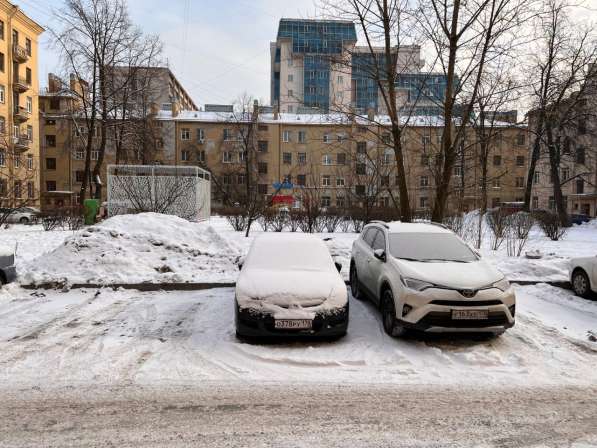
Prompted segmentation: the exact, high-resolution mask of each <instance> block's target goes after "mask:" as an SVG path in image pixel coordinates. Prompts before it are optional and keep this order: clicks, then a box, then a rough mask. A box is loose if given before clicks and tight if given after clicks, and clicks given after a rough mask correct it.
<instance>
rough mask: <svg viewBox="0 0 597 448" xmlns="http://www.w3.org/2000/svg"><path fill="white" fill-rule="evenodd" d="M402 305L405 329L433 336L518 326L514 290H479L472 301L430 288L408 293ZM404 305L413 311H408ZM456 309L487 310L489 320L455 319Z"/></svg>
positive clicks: (398, 310) (495, 330)
mask: <svg viewBox="0 0 597 448" xmlns="http://www.w3.org/2000/svg"><path fill="white" fill-rule="evenodd" d="M402 305H403V306H402V307H396V308H397V314H398V315H397V316H396V317H397V319H398V321H399V322H400V324H401V325H402V326H403V327H404V328H408V329H413V330H419V331H425V332H430V333H442V332H489V333H501V332H503V331H504V330H506V329H508V328H511V327H512V326H514V322H515V320H514V317H515V311H516V297H515V295H514V290H513V289H512V288H509V289H508V290H507V291H500V290H499V289H497V288H490V289H485V290H479V291H477V292H476V294H475V295H474V297H471V298H468V299H467V298H464V297H463V296H461V295H460V293H459V292H458V291H455V290H443V289H435V288H430V289H427V290H425V291H422V292H415V291H412V292H409V293H407V294H405V295H404V300H403V304H402ZM404 305H408V306H409V307H411V309H410V310H408V312H406V311H407V310H406V308H404ZM452 310H487V319H452Z"/></svg>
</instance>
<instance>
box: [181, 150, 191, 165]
mask: <svg viewBox="0 0 597 448" xmlns="http://www.w3.org/2000/svg"><path fill="white" fill-rule="evenodd" d="M180 158H181V160H182V161H183V162H188V161H189V160H191V151H181V153H180Z"/></svg>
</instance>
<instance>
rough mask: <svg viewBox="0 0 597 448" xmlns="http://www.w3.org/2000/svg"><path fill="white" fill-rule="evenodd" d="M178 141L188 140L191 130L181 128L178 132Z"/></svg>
mask: <svg viewBox="0 0 597 448" xmlns="http://www.w3.org/2000/svg"><path fill="white" fill-rule="evenodd" d="M180 139H181V140H190V139H191V130H190V129H189V128H182V129H181V130H180Z"/></svg>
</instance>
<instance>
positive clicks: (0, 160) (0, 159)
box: [0, 149, 6, 166]
mask: <svg viewBox="0 0 597 448" xmlns="http://www.w3.org/2000/svg"><path fill="white" fill-rule="evenodd" d="M0 166H6V151H4V150H3V149H0Z"/></svg>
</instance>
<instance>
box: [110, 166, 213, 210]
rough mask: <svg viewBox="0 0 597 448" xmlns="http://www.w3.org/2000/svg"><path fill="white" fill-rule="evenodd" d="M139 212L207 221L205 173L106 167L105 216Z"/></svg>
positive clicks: (186, 169)
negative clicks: (106, 197) (106, 204)
mask: <svg viewBox="0 0 597 448" xmlns="http://www.w3.org/2000/svg"><path fill="white" fill-rule="evenodd" d="M141 212H155V213H164V214H167V215H176V216H180V217H181V218H184V219H188V220H189V221H198V220H199V221H202V220H207V219H209V215H210V213H211V175H210V173H209V171H206V170H204V169H201V168H199V167H196V166H165V165H108V215H109V216H114V215H123V214H129V213H141Z"/></svg>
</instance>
